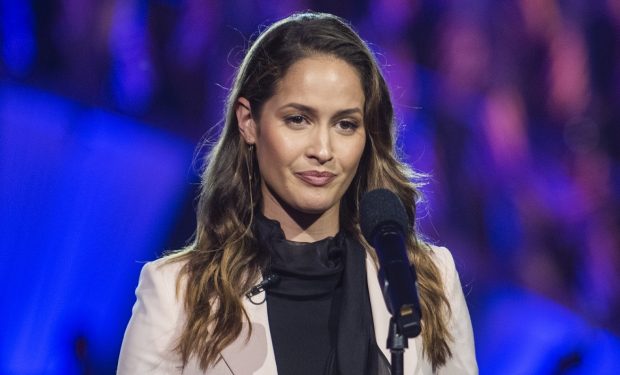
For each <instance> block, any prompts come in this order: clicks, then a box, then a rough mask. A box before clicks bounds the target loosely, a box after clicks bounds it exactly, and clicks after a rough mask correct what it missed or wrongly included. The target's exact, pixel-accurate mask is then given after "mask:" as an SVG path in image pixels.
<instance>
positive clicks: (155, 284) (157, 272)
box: [137, 255, 187, 300]
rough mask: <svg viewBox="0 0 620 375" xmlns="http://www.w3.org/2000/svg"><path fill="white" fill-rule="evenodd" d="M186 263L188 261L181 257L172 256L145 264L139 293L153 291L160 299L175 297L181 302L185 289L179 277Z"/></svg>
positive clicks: (139, 284)
mask: <svg viewBox="0 0 620 375" xmlns="http://www.w3.org/2000/svg"><path fill="white" fill-rule="evenodd" d="M186 263H187V261H186V260H184V259H182V258H180V257H179V256H177V255H171V256H165V257H162V258H159V259H157V260H154V261H151V262H148V263H146V264H144V266H143V267H142V271H141V272H140V281H139V282H138V289H137V291H143V292H144V291H145V290H150V289H153V290H154V291H156V292H157V295H158V296H159V297H164V296H165V295H168V296H173V295H174V297H175V299H177V300H179V299H180V297H181V296H180V294H181V293H182V289H183V288H181V284H180V282H181V281H182V280H179V275H181V273H182V270H183V267H184V266H185V264H186ZM178 281H179V283H177V282H178Z"/></svg>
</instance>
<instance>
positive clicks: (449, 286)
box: [424, 244, 478, 374]
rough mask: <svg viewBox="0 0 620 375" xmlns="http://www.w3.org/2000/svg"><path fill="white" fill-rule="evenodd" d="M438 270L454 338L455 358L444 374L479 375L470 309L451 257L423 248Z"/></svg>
mask: <svg viewBox="0 0 620 375" xmlns="http://www.w3.org/2000/svg"><path fill="white" fill-rule="evenodd" d="M424 247H425V248H427V250H426V251H429V252H430V255H431V258H432V259H433V261H434V262H435V265H436V266H437V268H438V269H439V272H440V274H441V278H442V281H443V284H444V291H445V293H446V297H447V299H448V302H449V304H450V314H449V319H448V329H449V331H450V335H451V336H452V343H451V351H452V358H451V359H450V360H449V361H448V363H447V364H446V366H445V367H443V368H441V369H440V371H439V373H441V374H477V373H478V366H477V364H476V355H475V349H474V348H475V346H474V336H473V330H472V326H471V319H470V316H469V309H468V308H467V302H466V299H465V295H464V294H463V288H462V286H461V281H460V278H459V274H458V271H457V269H456V266H455V264H454V258H453V257H452V253H450V250H448V249H447V248H445V247H440V246H434V245H426V244H425V245H424Z"/></svg>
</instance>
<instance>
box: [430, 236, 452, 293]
mask: <svg viewBox="0 0 620 375" xmlns="http://www.w3.org/2000/svg"><path fill="white" fill-rule="evenodd" d="M422 248H423V249H424V250H425V251H428V252H429V254H430V256H431V259H432V260H433V262H434V263H435V265H436V266H437V268H438V269H439V273H440V274H441V278H442V280H443V283H444V285H445V286H446V287H449V286H451V285H452V284H453V283H454V282H455V281H458V280H459V275H458V271H457V270H456V265H455V264H454V258H453V257H452V253H451V252H450V250H448V248H446V247H443V246H436V245H432V244H428V243H424V244H423V245H422Z"/></svg>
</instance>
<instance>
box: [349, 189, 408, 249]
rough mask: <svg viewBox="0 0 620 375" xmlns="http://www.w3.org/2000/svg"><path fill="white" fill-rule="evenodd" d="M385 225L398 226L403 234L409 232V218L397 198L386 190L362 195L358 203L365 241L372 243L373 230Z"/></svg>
mask: <svg viewBox="0 0 620 375" xmlns="http://www.w3.org/2000/svg"><path fill="white" fill-rule="evenodd" d="M387 223H392V224H396V225H398V226H399V227H400V229H401V230H402V232H403V234H406V233H408V232H409V217H408V216H407V211H406V210H405V207H404V206H403V203H402V202H401V201H400V199H399V198H398V196H397V195H396V194H394V193H393V192H392V191H390V190H387V189H377V190H372V191H369V192H368V193H366V194H364V196H363V197H362V201H361V203H360V226H361V228H362V234H363V235H364V238H366V241H368V242H369V243H372V239H371V238H372V235H373V233H374V231H375V229H376V228H377V227H378V226H380V225H383V224H387Z"/></svg>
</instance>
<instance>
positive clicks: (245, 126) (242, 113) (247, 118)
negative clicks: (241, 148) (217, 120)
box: [235, 97, 256, 145]
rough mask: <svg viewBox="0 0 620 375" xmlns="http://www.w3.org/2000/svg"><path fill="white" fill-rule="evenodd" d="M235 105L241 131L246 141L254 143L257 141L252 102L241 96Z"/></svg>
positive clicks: (250, 143)
mask: <svg viewBox="0 0 620 375" xmlns="http://www.w3.org/2000/svg"><path fill="white" fill-rule="evenodd" d="M235 106H236V108H235V113H236V114H237V124H238V125H239V133H241V136H242V137H243V139H244V140H245V143H247V144H249V145H253V144H254V143H256V122H254V118H253V117H252V110H251V108H250V102H249V101H248V100H247V99H246V98H244V97H240V98H239V99H237V103H236V104H235Z"/></svg>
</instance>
